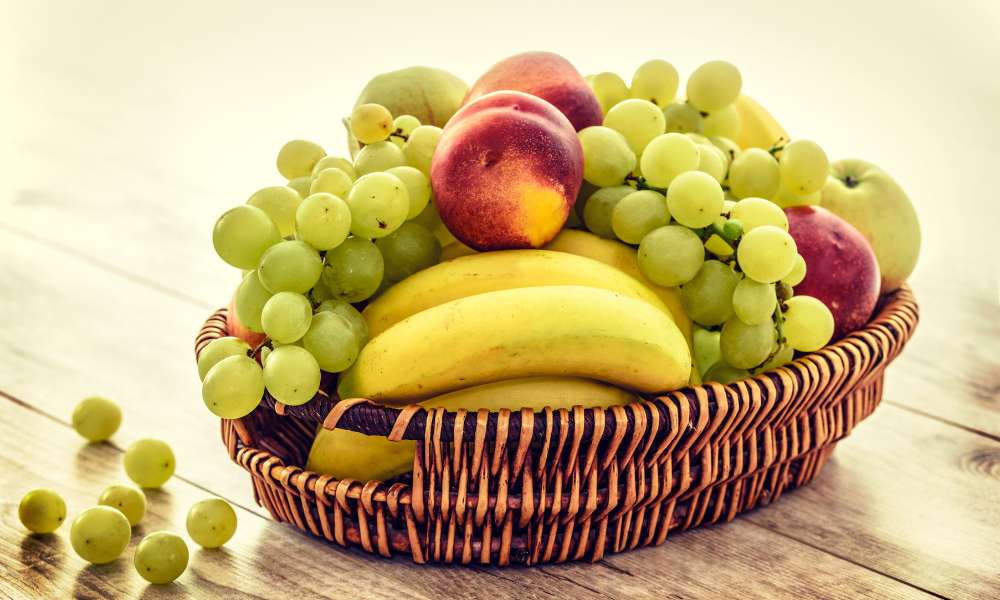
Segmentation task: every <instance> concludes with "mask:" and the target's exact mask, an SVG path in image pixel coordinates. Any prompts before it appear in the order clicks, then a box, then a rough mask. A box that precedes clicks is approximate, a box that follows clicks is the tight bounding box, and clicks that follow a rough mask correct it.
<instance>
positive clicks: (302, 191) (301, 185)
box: [286, 175, 312, 198]
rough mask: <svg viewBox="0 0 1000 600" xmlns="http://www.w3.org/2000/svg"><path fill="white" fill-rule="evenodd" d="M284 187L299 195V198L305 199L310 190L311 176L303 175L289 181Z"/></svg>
mask: <svg viewBox="0 0 1000 600" xmlns="http://www.w3.org/2000/svg"><path fill="white" fill-rule="evenodd" d="M286 185H287V186H288V187H289V188H291V189H293V190H295V193H296V194H298V195H299V198H305V197H306V196H308V195H309V190H310V189H311V188H312V176H311V175H303V176H302V177H296V178H295V179H289V180H288V183H287V184H286Z"/></svg>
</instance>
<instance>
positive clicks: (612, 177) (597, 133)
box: [578, 125, 636, 187]
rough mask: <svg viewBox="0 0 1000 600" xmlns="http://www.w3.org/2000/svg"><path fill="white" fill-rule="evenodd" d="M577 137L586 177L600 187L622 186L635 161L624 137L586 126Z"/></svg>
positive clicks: (615, 132) (584, 176)
mask: <svg viewBox="0 0 1000 600" xmlns="http://www.w3.org/2000/svg"><path fill="white" fill-rule="evenodd" d="M578 135H579V136H580V145H581V146H582V147H583V178H584V179H586V180H587V181H589V182H590V183H592V184H594V185H596V186H600V187H608V186H612V185H621V184H622V183H623V182H624V181H625V177H626V176H628V174H629V173H631V172H632V169H634V168H635V161H636V158H635V152H633V151H632V149H631V148H630V147H629V144H628V141H627V140H626V139H625V136H623V135H622V134H620V133H618V132H617V131H615V130H614V129H611V128H610V127H602V126H600V125H595V126H593V127H587V128H586V129H583V130H581V131H580V132H579V134H578Z"/></svg>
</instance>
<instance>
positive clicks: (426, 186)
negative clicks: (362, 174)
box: [386, 165, 431, 219]
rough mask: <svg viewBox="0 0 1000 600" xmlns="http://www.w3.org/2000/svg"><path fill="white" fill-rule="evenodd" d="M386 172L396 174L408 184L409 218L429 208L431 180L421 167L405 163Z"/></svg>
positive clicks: (407, 215)
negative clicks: (422, 171) (421, 170)
mask: <svg viewBox="0 0 1000 600" xmlns="http://www.w3.org/2000/svg"><path fill="white" fill-rule="evenodd" d="M386 173H389V174H391V175H395V176H396V177H398V178H399V180H400V181H402V182H403V185H405V186H406V195H407V197H408V198H409V200H410V208H409V211H407V213H406V218H407V219H413V218H414V217H416V216H417V215H419V214H420V213H421V212H423V210H424V209H425V208H427V203H428V202H430V200H431V180H430V179H428V178H427V176H426V175H424V174H423V173H421V172H420V169H417V168H416V167H410V166H406V165H404V166H402V167H393V168H391V169H389V170H388V171H386Z"/></svg>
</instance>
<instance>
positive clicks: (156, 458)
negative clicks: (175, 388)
mask: <svg viewBox="0 0 1000 600" xmlns="http://www.w3.org/2000/svg"><path fill="white" fill-rule="evenodd" d="M248 360H249V361H252V360H253V359H251V358H247V357H243V356H230V357H229V358H226V359H223V360H222V361H221V362H220V363H219V364H218V365H215V367H212V369H211V370H209V372H208V376H207V377H205V381H209V380H210V379H212V371H213V370H216V367H219V366H220V365H223V364H227V361H231V362H232V361H244V362H245V361H248ZM224 370H228V368H227V369H220V371H224ZM124 464H125V473H126V474H127V475H128V478H129V479H131V480H132V481H134V482H135V483H137V484H138V485H139V487H143V488H158V487H160V486H161V485H163V484H164V483H166V482H167V480H169V479H170V477H171V476H173V474H174V465H175V460H174V452H173V450H171V449H170V446H168V445H167V443H166V442H163V441H160V440H154V439H150V438H145V439H141V440H138V441H136V442H133V443H132V445H131V446H129V447H128V449H127V450H125V459H124Z"/></svg>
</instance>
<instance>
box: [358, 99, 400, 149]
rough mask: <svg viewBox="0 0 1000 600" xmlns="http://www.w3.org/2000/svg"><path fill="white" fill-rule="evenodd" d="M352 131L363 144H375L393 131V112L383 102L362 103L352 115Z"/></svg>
mask: <svg viewBox="0 0 1000 600" xmlns="http://www.w3.org/2000/svg"><path fill="white" fill-rule="evenodd" d="M349 122H350V125H351V133H353V134H354V137H356V138H358V141H359V142H361V143H362V144H374V143H376V142H381V141H382V140H384V139H386V138H388V137H389V134H390V133H392V132H393V127H392V113H390V112H389V109H388V108H386V107H384V106H382V105H381V104H361V105H359V106H357V107H355V108H354V110H353V111H352V112H351V117H350V121H349Z"/></svg>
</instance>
